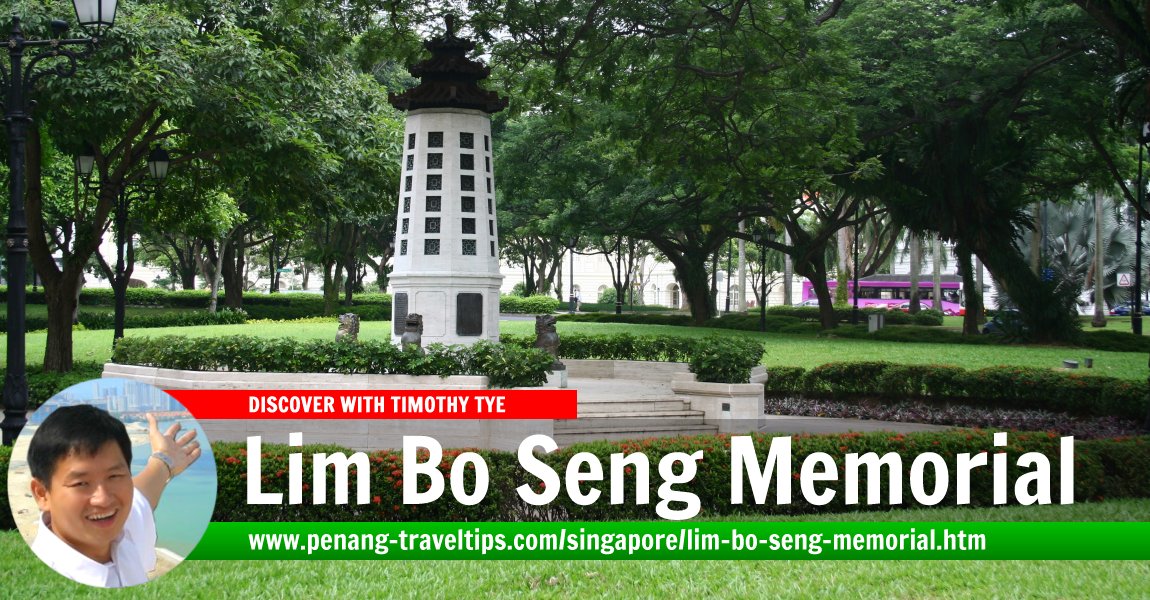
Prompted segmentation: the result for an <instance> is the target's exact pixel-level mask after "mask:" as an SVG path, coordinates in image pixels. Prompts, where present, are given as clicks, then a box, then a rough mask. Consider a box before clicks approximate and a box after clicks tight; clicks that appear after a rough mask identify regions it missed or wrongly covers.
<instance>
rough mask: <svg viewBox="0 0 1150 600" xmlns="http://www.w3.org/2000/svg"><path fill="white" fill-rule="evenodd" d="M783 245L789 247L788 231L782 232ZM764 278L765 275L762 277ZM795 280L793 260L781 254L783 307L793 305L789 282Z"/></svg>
mask: <svg viewBox="0 0 1150 600" xmlns="http://www.w3.org/2000/svg"><path fill="white" fill-rule="evenodd" d="M783 244H784V245H787V246H790V245H791V233H790V232H789V231H784V232H783ZM762 276H763V277H766V273H764V274H763V275H762ZM794 278H795V264H794V259H792V258H791V255H790V254H787V253H785V252H784V253H783V306H790V305H792V304H794V300H793V298H794V296H793V295H792V294H791V281H793V280H794Z"/></svg>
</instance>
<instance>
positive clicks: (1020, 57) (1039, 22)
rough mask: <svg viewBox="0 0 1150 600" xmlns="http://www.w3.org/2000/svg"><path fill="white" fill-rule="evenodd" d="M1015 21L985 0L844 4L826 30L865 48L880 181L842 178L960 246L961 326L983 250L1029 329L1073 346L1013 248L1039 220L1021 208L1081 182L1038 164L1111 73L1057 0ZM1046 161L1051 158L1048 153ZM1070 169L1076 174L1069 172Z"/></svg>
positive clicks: (970, 320) (1081, 23)
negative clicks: (964, 296) (963, 291)
mask: <svg viewBox="0 0 1150 600" xmlns="http://www.w3.org/2000/svg"><path fill="white" fill-rule="evenodd" d="M1031 8H1032V10H1030V11H1029V12H1027V13H1025V14H1021V13H1020V14H1018V15H1016V16H1013V17H1012V16H1007V15H1003V14H1002V13H1000V12H997V11H995V10H993V7H992V6H990V3H981V2H975V3H968V2H945V3H941V4H940V3H937V2H925V1H921V0H887V1H882V2H872V3H866V4H865V5H857V6H852V7H851V9H850V10H849V11H845V12H846V13H847V14H844V18H843V19H841V20H839V21H837V22H836V23H834V24H833V26H834V27H835V28H837V29H839V30H840V31H841V32H842V33H843V35H844V36H846V37H847V38H849V39H851V40H852V43H853V44H854V45H855V46H856V47H857V48H859V50H860V52H859V57H860V60H861V62H862V66H863V74H864V77H863V78H862V80H861V81H860V87H859V88H858V94H857V96H856V100H855V107H856V111H857V114H858V115H859V121H860V123H861V124H862V127H863V129H864V131H865V133H864V135H863V139H864V140H865V141H866V142H867V144H868V145H867V150H866V151H865V152H864V153H862V154H860V157H867V158H878V159H879V160H880V161H881V162H882V165H883V173H884V177H883V178H881V179H879V180H875V181H861V182H856V181H847V180H846V179H845V178H840V181H841V182H842V183H843V184H844V185H847V186H850V187H853V188H855V189H861V190H865V191H866V192H867V193H870V194H872V195H875V196H877V197H881V198H883V199H884V201H885V202H886V204H887V206H888V207H889V208H890V210H891V211H892V214H893V216H894V217H895V218H896V220H898V221H899V222H901V223H905V224H907V225H908V226H910V227H911V229H913V230H915V231H916V232H920V233H923V232H934V233H936V234H938V235H940V236H941V237H942V238H943V239H946V240H948V241H951V242H952V243H953V244H954V249H955V255H956V258H957V262H958V264H957V266H958V270H959V272H960V273H962V274H963V278H964V288H965V289H966V290H968V305H967V313H966V314H967V316H966V321H965V322H964V330H965V331H966V332H967V333H973V332H976V331H977V319H978V315H979V313H980V312H981V310H980V309H981V299H980V295H979V293H978V290H976V284H975V281H974V273H973V265H972V259H973V256H975V255H977V256H978V257H979V258H980V259H981V261H982V262H983V263H984V264H985V265H986V266H987V268H989V269H990V270H991V272H992V273H993V274H994V275H995V277H996V279H997V280H998V281H999V282H1000V283H1001V285H1002V286H1003V287H1004V288H1005V291H1006V293H1007V294H1008V295H1009V296H1010V298H1011V300H1012V301H1013V302H1015V303H1016V304H1017V305H1018V307H1019V308H1020V309H1021V311H1022V313H1023V318H1024V319H1025V320H1026V321H1027V322H1028V324H1029V325H1030V330H1031V331H1032V333H1033V335H1034V336H1035V337H1038V338H1043V339H1068V338H1070V337H1073V336H1074V335H1075V334H1076V328H1077V318H1076V316H1075V315H1074V313H1073V312H1072V310H1071V309H1070V304H1069V302H1070V300H1071V299H1069V298H1066V297H1063V296H1059V295H1057V294H1056V292H1057V289H1056V288H1057V286H1056V285H1055V284H1054V283H1053V282H1047V281H1042V280H1040V279H1039V277H1038V276H1036V275H1035V274H1034V273H1033V272H1031V271H1030V270H1029V269H1028V268H1027V266H1026V261H1025V260H1024V259H1023V258H1022V256H1021V255H1020V253H1019V251H1018V249H1017V247H1016V246H1015V245H1014V241H1015V240H1016V239H1017V237H1018V232H1020V231H1022V230H1024V229H1028V228H1030V227H1032V226H1033V224H1032V223H1031V222H1030V220H1029V218H1028V217H1027V215H1026V213H1025V211H1024V210H1022V207H1024V206H1025V205H1026V204H1028V203H1029V202H1031V201H1033V200H1034V199H1036V198H1049V197H1051V195H1052V194H1063V195H1065V194H1067V193H1068V192H1069V190H1071V189H1073V187H1074V186H1075V185H1077V184H1078V183H1079V182H1081V181H1082V177H1081V176H1079V174H1080V173H1083V172H1086V173H1089V171H1090V169H1069V170H1066V171H1064V172H1063V176H1061V177H1054V176H1053V175H1056V174H1057V171H1056V170H1055V169H1050V168H1044V165H1046V164H1048V163H1049V162H1051V160H1053V159H1057V160H1059V161H1065V159H1066V158H1067V157H1062V156H1054V153H1053V152H1051V151H1050V150H1051V149H1052V148H1056V147H1057V146H1058V144H1059V141H1060V139H1059V136H1060V135H1066V136H1074V135H1076V134H1077V133H1078V132H1079V131H1080V128H1079V127H1077V126H1071V125H1070V124H1072V123H1074V122H1075V121H1081V120H1082V119H1079V118H1078V115H1081V113H1082V107H1081V104H1077V102H1078V101H1079V100H1080V99H1081V97H1082V96H1086V95H1088V94H1089V92H1097V89H1096V83H1095V82H1096V81H1097V79H1098V77H1097V73H1098V72H1099V70H1102V71H1103V72H1105V71H1106V70H1107V69H1108V68H1109V67H1108V66H1107V65H1104V64H1102V63H1100V62H1099V59H1098V55H1097V54H1093V53H1088V52H1086V50H1087V49H1088V48H1090V47H1091V44H1096V43H1098V42H1097V39H1096V37H1094V34H1095V33H1096V32H1095V30H1094V28H1093V27H1092V26H1090V25H1089V24H1088V23H1087V22H1085V20H1083V19H1082V18H1080V16H1079V15H1077V14H1076V13H1068V12H1067V11H1065V10H1062V7H1061V6H1059V5H1047V4H1043V3H1035V4H1034V5H1033V6H1032V7H1031ZM1052 157H1053V159H1052ZM1066 174H1070V175H1073V176H1070V177H1068V176H1065V175H1066Z"/></svg>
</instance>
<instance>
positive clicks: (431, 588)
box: [0, 500, 1150, 600]
mask: <svg viewBox="0 0 1150 600" xmlns="http://www.w3.org/2000/svg"><path fill="white" fill-rule="evenodd" d="M832 517H833V518H832ZM1148 518H1150V500H1134V501H1122V502H1103V503H1095V504H1079V505H1071V506H1043V507H1011V508H981V509H937V510H919V511H894V512H889V513H854V514H847V515H833V516H828V518H827V520H836V521H839V520H841V521H852V522H878V521H889V520H919V521H1001V520H1011V521H1013V520H1018V521H1031V520H1037V521H1077V520H1093V521H1119V520H1146V519H1148ZM0 556H3V557H4V558H3V565H4V569H3V570H2V571H0V586H2V587H0V589H2V590H5V591H9V590H17V589H18V590H20V591H19V596H21V597H29V598H76V597H78V598H88V597H101V598H103V597H108V596H109V595H111V594H112V592H107V591H105V590H98V589H94V588H89V587H85V586H82V585H79V584H75V583H72V582H70V581H68V580H66V579H64V578H62V577H60V576H59V575H57V574H56V573H54V572H52V571H50V570H49V569H48V567H46V566H44V565H43V564H42V563H41V562H40V561H39V560H38V559H36V558H35V556H34V555H33V554H32V552H31V550H29V549H28V547H27V545H26V544H25V543H24V541H23V540H22V539H21V538H20V536H19V534H18V533H16V532H3V533H0ZM1147 581H1150V564H1148V563H1147V562H1145V561H821V562H820V561H764V560H747V561H688V560H684V561H627V560H602V561H474V560H466V561H395V562H386V561H339V562H336V561H266V562H265V561H236V562H226V563H224V562H214V561H186V562H184V563H183V564H182V565H180V566H179V567H177V568H176V569H175V570H174V571H172V572H171V573H169V574H167V575H165V576H163V577H161V578H160V579H158V580H157V581H155V582H152V583H149V584H147V585H144V586H138V587H134V588H130V589H126V590H118V591H116V592H115V594H116V596H117V597H125V598H129V597H130V598H158V599H165V600H168V599H171V598H212V599H215V598H338V599H340V600H346V599H350V598H368V597H378V598H429V597H430V598H485V597H526V598H570V597H574V598H591V597H595V598H660V599H672V598H700V597H701V598H710V597H722V598H836V599H837V598H907V599H918V598H972V599H977V600H983V599H985V598H1123V599H1128V598H1145V597H1147V596H1148V591H1147V587H1146V583H1147Z"/></svg>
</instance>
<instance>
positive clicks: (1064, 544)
mask: <svg viewBox="0 0 1150 600" xmlns="http://www.w3.org/2000/svg"><path fill="white" fill-rule="evenodd" d="M189 558H190V559H193V560H309V559H317V560H364V559H385V560H386V559H399V560H475V559H496V560H598V559H624V560H668V559H680V560H681V559H692V560H772V559H785V560H803V559H807V560H876V559H882V560H892V559H898V560H908V559H909V560H966V559H969V560H991V559H993V560H1148V559H1150V523H1140V522H1122V523H1113V522H1101V523H1096V522H1087V523H931V522H923V523H819V522H785V523H768V522H754V523H740V522H723V523H717V522H706V523H692V522H671V521H663V522H618V523H616V522H608V523H418V522H416V523H212V524H211V525H210V526H209V527H208V530H207V532H206V533H205V534H204V537H203V539H202V540H201V541H200V543H199V545H198V546H197V547H196V549H195V551H194V552H193V553H192V555H191V556H190V557H189Z"/></svg>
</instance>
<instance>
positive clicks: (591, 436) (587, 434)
mask: <svg viewBox="0 0 1150 600" xmlns="http://www.w3.org/2000/svg"><path fill="white" fill-rule="evenodd" d="M718 432H719V427H718V426H717V425H703V424H698V425H690V424H674V423H672V424H668V423H666V422H665V421H662V424H660V425H655V424H651V425H635V424H633V425H619V426H611V425H603V426H598V427H594V426H589V427H587V428H586V429H579V430H566V429H560V428H559V421H556V422H555V437H554V439H555V443H556V444H559V445H560V446H570V445H571V444H576V443H581V442H593V441H602V440H610V441H619V440H635V439H642V438H648V437H678V436H685V435H707V434H715V433H718Z"/></svg>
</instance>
